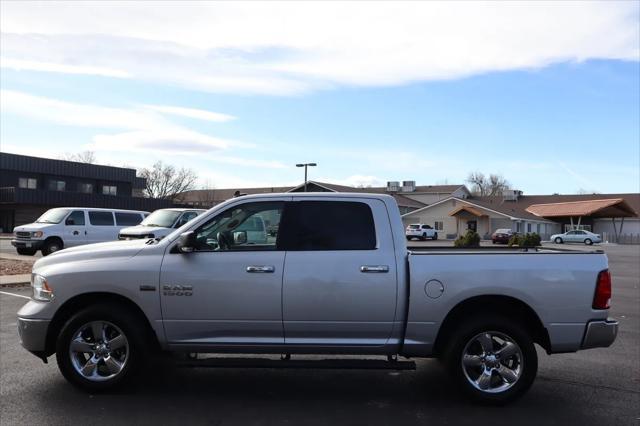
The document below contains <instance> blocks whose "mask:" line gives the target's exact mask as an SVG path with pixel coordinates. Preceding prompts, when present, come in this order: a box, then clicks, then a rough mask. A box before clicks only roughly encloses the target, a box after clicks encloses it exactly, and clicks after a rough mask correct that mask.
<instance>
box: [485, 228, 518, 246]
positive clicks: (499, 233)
mask: <svg viewBox="0 0 640 426" xmlns="http://www.w3.org/2000/svg"><path fill="white" fill-rule="evenodd" d="M516 234H517V232H515V231H513V230H511V229H507V228H501V229H496V231H495V232H494V233H493V234H491V242H492V243H493V244H497V243H500V244H508V243H509V240H510V239H511V237H513V236H514V235H516Z"/></svg>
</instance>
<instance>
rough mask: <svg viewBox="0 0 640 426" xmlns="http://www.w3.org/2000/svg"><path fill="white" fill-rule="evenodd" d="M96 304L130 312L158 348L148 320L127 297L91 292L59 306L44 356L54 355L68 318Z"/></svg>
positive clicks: (48, 331)
mask: <svg viewBox="0 0 640 426" xmlns="http://www.w3.org/2000/svg"><path fill="white" fill-rule="evenodd" d="M97 304H115V305H118V306H122V307H125V308H126V309H128V310H130V311H131V312H132V313H134V314H135V315H136V316H137V317H139V318H140V320H141V321H142V324H143V326H144V327H145V331H146V334H147V335H148V337H149V339H150V342H152V343H153V344H154V345H158V347H159V342H158V338H157V336H156V334H155V332H154V331H153V327H151V323H150V322H149V319H148V318H147V316H146V315H145V313H144V311H142V309H140V307H139V306H138V305H137V304H136V303H135V302H133V301H132V300H131V299H129V298H128V297H126V296H122V295H120V294H117V293H109V292H92V293H83V294H80V295H77V296H74V297H72V298H71V299H69V300H67V301H66V302H64V304H63V305H62V306H60V308H59V309H58V310H57V311H56V313H55V315H54V316H53V318H52V320H51V323H50V324H49V327H48V329H47V337H46V341H45V342H46V343H45V352H46V356H50V355H52V354H53V353H55V347H56V339H57V337H58V335H59V334H60V330H62V327H63V326H64V325H65V324H66V322H67V321H68V320H69V318H71V317H72V316H73V315H74V314H76V313H77V312H79V311H80V310H82V309H84V308H87V307H89V306H91V305H97Z"/></svg>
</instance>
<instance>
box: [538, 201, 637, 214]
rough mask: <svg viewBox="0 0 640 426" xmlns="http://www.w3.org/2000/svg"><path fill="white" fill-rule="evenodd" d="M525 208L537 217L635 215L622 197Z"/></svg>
mask: <svg viewBox="0 0 640 426" xmlns="http://www.w3.org/2000/svg"><path fill="white" fill-rule="evenodd" d="M526 210H527V211H528V212H529V213H531V214H533V215H535V216H538V217H545V218H552V217H553V218H561V217H580V216H591V217H614V218H616V217H637V216H638V213H636V212H635V211H634V210H633V209H632V208H631V207H630V206H629V204H627V202H626V201H625V200H624V198H611V199H604V200H582V201H568V202H564V203H548V204H532V205H530V206H529V207H527V208H526Z"/></svg>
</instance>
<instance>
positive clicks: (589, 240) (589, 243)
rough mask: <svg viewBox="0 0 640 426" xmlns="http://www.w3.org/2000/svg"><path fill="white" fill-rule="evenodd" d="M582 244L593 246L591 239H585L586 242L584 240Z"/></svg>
mask: <svg viewBox="0 0 640 426" xmlns="http://www.w3.org/2000/svg"><path fill="white" fill-rule="evenodd" d="M584 243H585V244H586V245H588V246H590V245H592V244H593V241H591V238H587V239H586V240H584Z"/></svg>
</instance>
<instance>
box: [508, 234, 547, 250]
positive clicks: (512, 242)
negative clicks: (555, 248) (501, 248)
mask: <svg viewBox="0 0 640 426" xmlns="http://www.w3.org/2000/svg"><path fill="white" fill-rule="evenodd" d="M540 242H541V239H540V235H538V234H537V233H535V232H533V233H531V234H525V235H519V234H516V235H514V236H512V237H511V238H510V239H509V247H513V246H517V247H523V248H526V247H538V246H540Z"/></svg>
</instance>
